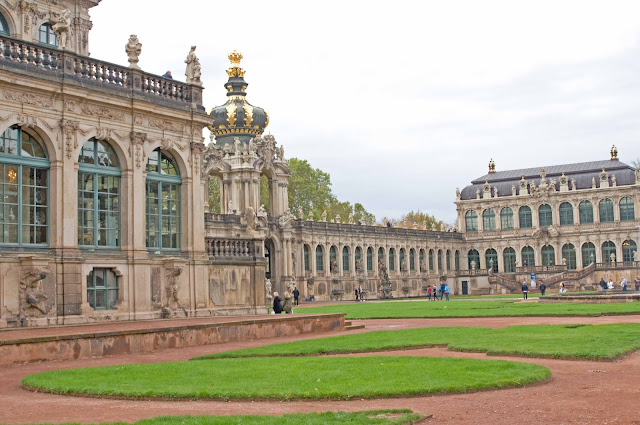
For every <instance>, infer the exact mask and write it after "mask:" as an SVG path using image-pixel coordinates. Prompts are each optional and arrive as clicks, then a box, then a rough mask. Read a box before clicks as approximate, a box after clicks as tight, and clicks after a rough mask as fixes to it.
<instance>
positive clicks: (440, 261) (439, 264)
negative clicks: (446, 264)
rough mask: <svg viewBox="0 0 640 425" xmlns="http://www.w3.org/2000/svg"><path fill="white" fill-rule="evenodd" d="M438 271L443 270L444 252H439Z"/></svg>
mask: <svg viewBox="0 0 640 425" xmlns="http://www.w3.org/2000/svg"><path fill="white" fill-rule="evenodd" d="M438 270H442V250H441V249H439V250H438Z"/></svg>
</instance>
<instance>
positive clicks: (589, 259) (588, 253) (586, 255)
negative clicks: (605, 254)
mask: <svg viewBox="0 0 640 425" xmlns="http://www.w3.org/2000/svg"><path fill="white" fill-rule="evenodd" d="M595 262H596V246H595V245H594V244H593V243H591V242H585V243H583V244H582V267H587V266H589V265H590V264H591V263H595Z"/></svg>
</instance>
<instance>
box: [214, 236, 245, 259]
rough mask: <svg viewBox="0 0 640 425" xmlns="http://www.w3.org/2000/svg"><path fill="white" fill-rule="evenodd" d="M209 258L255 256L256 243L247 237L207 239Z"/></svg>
mask: <svg viewBox="0 0 640 425" xmlns="http://www.w3.org/2000/svg"><path fill="white" fill-rule="evenodd" d="M206 244H207V252H208V253H209V258H228V257H253V256H254V255H255V245H254V243H253V241H252V240H247V239H207V240H206Z"/></svg>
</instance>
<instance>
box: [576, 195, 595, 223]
mask: <svg viewBox="0 0 640 425" xmlns="http://www.w3.org/2000/svg"><path fill="white" fill-rule="evenodd" d="M578 208H579V209H580V224H591V223H593V204H592V203H591V201H582V202H580V205H579V206H578Z"/></svg>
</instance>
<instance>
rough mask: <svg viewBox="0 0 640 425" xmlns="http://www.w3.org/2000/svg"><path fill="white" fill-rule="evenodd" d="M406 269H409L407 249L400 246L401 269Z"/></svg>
mask: <svg viewBox="0 0 640 425" xmlns="http://www.w3.org/2000/svg"><path fill="white" fill-rule="evenodd" d="M403 263H404V264H403ZM406 269H407V258H406V254H405V250H404V248H400V270H402V271H405V270H406Z"/></svg>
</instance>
